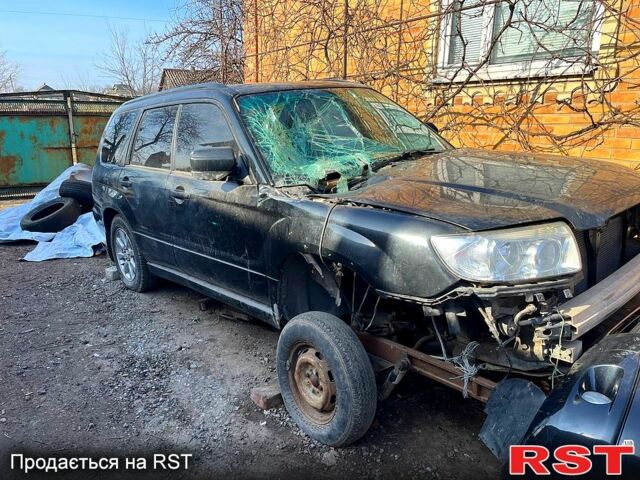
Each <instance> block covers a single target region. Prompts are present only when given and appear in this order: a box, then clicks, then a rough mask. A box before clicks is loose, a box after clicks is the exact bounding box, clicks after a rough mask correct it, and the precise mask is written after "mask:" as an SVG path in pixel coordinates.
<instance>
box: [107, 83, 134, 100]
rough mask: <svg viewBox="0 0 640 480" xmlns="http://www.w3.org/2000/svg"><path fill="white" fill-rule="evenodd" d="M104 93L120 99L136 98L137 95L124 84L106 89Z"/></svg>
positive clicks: (115, 84)
mask: <svg viewBox="0 0 640 480" xmlns="http://www.w3.org/2000/svg"><path fill="white" fill-rule="evenodd" d="M103 93H105V94H107V95H116V96H118V97H135V93H134V92H133V91H132V90H131V88H129V87H128V86H127V85H125V84H124V83H114V84H113V85H112V86H111V87H107V88H105V89H104V92H103Z"/></svg>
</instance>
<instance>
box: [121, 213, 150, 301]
mask: <svg viewBox="0 0 640 480" xmlns="http://www.w3.org/2000/svg"><path fill="white" fill-rule="evenodd" d="M110 238H111V249H112V252H113V259H114V260H115V262H116V268H117V269H118V273H119V274H120V280H122V283H124V286H125V287H127V288H128V289H130V290H133V291H135V292H146V291H147V290H150V289H151V288H153V287H154V286H155V283H156V279H155V277H154V276H153V275H152V274H151V272H149V267H148V266H147V261H146V260H145V258H144V257H143V256H142V252H140V247H139V246H138V244H137V243H136V240H135V238H134V236H133V231H132V230H131V227H129V225H128V224H127V222H126V221H125V220H124V219H123V218H122V217H120V216H117V217H115V218H114V219H113V221H112V222H111V237H110Z"/></svg>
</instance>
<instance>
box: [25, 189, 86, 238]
mask: <svg viewBox="0 0 640 480" xmlns="http://www.w3.org/2000/svg"><path fill="white" fill-rule="evenodd" d="M59 194H60V197H58V198H54V199H53V200H50V201H48V202H45V203H43V204H41V205H38V206H37V207H36V208H34V209H33V210H31V211H30V212H29V213H27V214H26V215H25V216H24V217H22V220H21V221H20V227H21V228H22V230H26V231H29V232H45V233H56V232H59V231H61V230H64V229H65V228H67V227H68V226H69V225H72V224H74V223H75V221H76V220H77V219H78V217H79V216H80V215H82V214H83V213H85V212H89V211H91V209H92V208H93V195H92V193H91V182H85V181H82V180H77V179H74V178H70V179H68V180H65V181H64V182H62V184H61V185H60V190H59Z"/></svg>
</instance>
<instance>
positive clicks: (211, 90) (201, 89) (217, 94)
mask: <svg viewBox="0 0 640 480" xmlns="http://www.w3.org/2000/svg"><path fill="white" fill-rule="evenodd" d="M332 87H333V88H336V87H342V88H344V87H350V88H369V87H367V86H366V85H364V84H362V83H356V82H350V81H347V80H313V81H305V82H286V83H243V84H237V85H225V84H222V83H215V82H210V83H199V84H196V85H187V86H185V87H177V88H172V89H169V90H163V91H161V92H157V93H152V94H149V95H145V96H143V97H138V98H134V99H133V100H129V101H128V102H125V103H123V104H122V107H121V108H124V109H128V108H141V107H146V106H149V105H154V104H159V103H165V102H171V101H174V100H175V101H180V100H188V99H191V98H202V97H211V98H227V99H228V98H232V97H235V96H238V95H246V94H256V93H266V92H277V91H282V90H299V89H308V88H332Z"/></svg>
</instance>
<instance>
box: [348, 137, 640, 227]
mask: <svg viewBox="0 0 640 480" xmlns="http://www.w3.org/2000/svg"><path fill="white" fill-rule="evenodd" d="M639 183H640V174H638V173H637V172H636V171H635V170H631V169H629V168H626V167H623V166H621V165H617V164H614V163H611V162H605V161H596V160H588V161H587V160H583V159H580V158H573V157H558V156H552V155H536V154H530V153H504V152H492V151H487V150H476V149H466V148H464V149H453V150H447V151H445V152H442V153H438V154H433V155H428V156H424V157H422V158H419V159H416V160H405V161H402V162H399V163H396V164H394V165H391V166H388V167H385V168H383V169H381V170H380V171H379V172H378V173H377V174H376V175H374V176H373V177H372V179H370V180H369V181H368V182H367V183H366V184H365V185H364V186H362V187H361V188H359V189H355V190H353V191H351V192H349V193H346V194H344V195H340V196H339V198H341V199H345V200H351V201H355V202H358V203H361V204H365V205H376V206H380V207H387V208H393V209H395V210H399V211H404V212H407V213H413V214H417V215H424V216H427V217H431V218H435V219H437V220H441V221H444V222H449V223H453V224H456V225H460V226H462V227H464V228H466V229H469V230H474V231H475V230H488V229H493V228H501V227H508V226H514V225H518V224H526V223H533V222H542V221H548V220H553V219H559V218H564V219H566V220H567V221H569V222H570V223H571V224H572V225H573V227H574V228H575V229H577V230H588V229H592V228H598V227H602V226H603V225H605V224H606V222H607V220H608V219H609V218H610V217H612V216H614V215H616V214H617V213H620V212H622V211H624V210H627V209H629V208H631V207H633V206H635V205H637V204H639V203H640V190H639V189H638V184H639Z"/></svg>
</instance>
